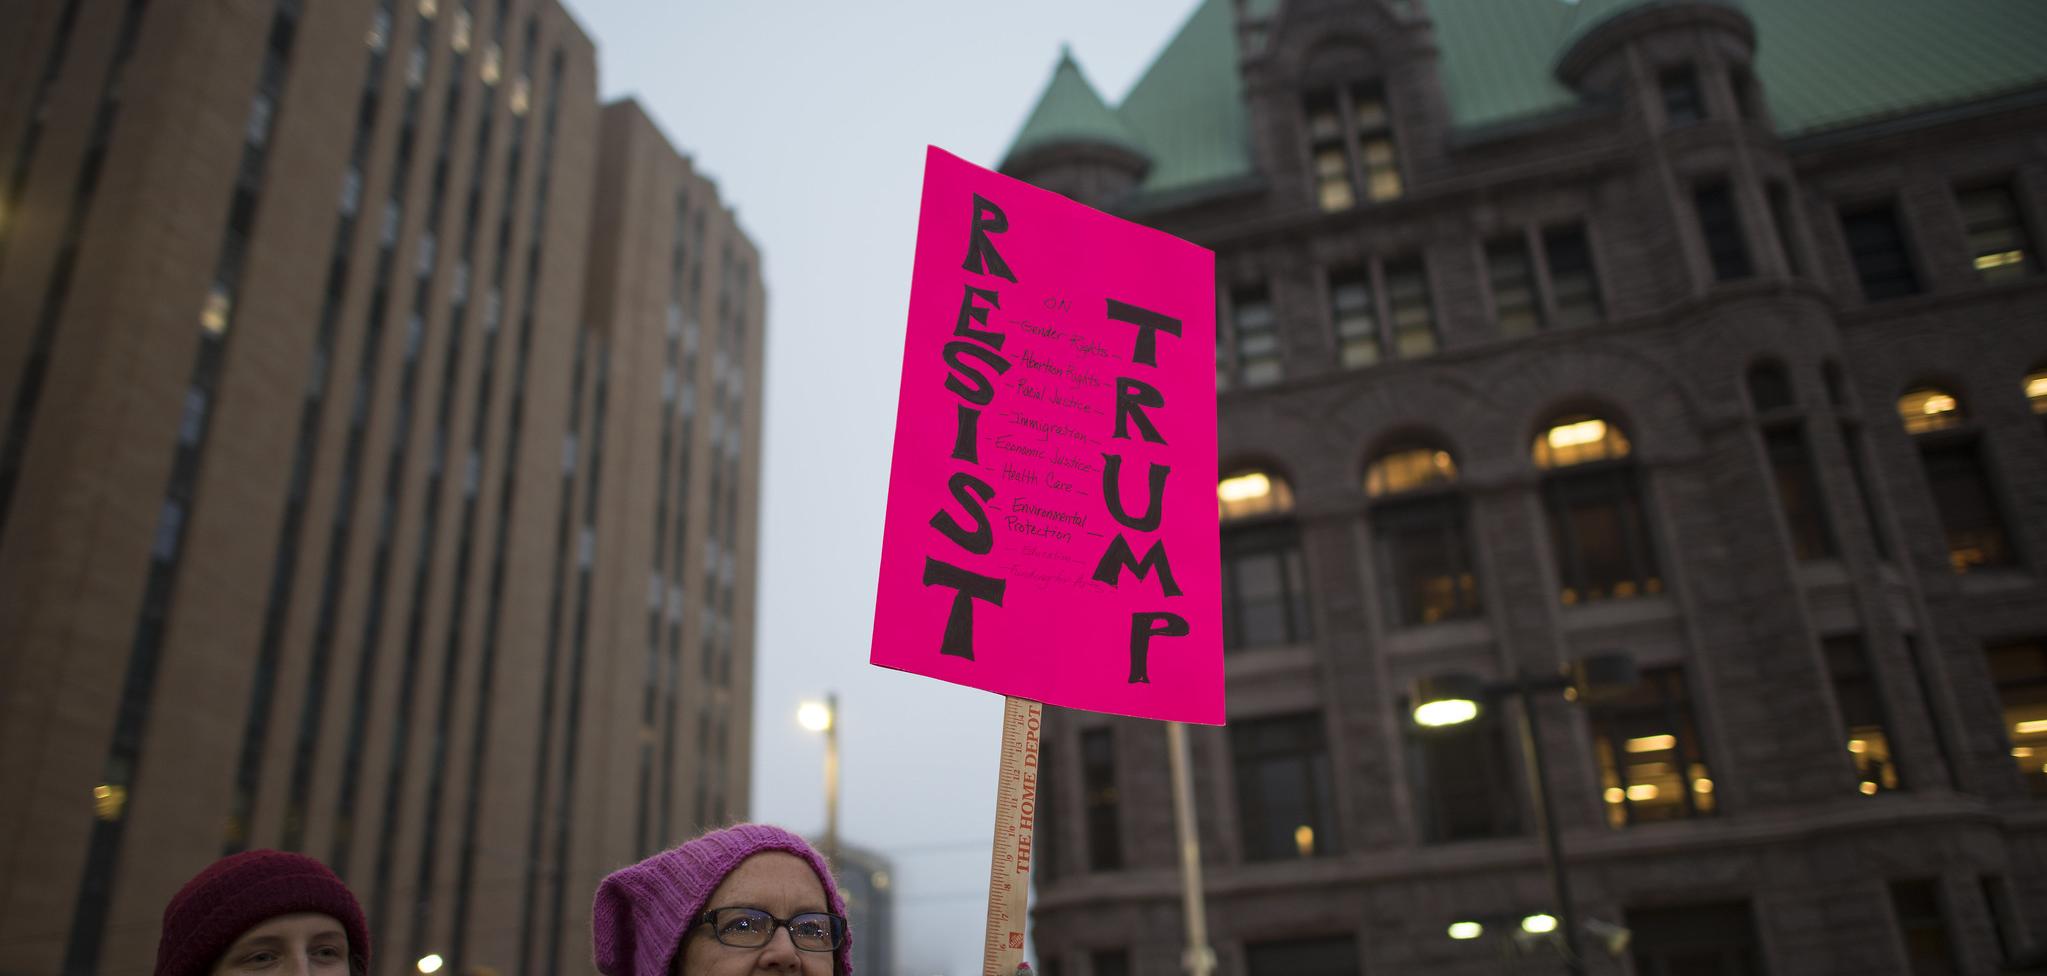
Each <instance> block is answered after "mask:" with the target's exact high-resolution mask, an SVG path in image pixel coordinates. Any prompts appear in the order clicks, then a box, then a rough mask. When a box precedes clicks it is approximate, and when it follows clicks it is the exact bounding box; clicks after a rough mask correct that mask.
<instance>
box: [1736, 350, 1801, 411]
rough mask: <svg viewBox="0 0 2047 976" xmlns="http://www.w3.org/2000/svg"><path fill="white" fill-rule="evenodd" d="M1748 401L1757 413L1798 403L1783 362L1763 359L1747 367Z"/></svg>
mask: <svg viewBox="0 0 2047 976" xmlns="http://www.w3.org/2000/svg"><path fill="white" fill-rule="evenodd" d="M1748 402H1749V405H1750V406H1752V407H1754V408H1755V411H1756V413H1758V414H1765V413H1769V412H1771V411H1773V410H1782V409H1784V408H1786V407H1795V406H1797V405H1798V393H1797V391H1795V390H1794V389H1792V386H1791V374H1790V373H1789V372H1787V371H1786V370H1785V369H1784V364H1783V363H1780V362H1777V361H1775V360H1764V361H1762V362H1759V363H1757V364H1755V365H1754V366H1750V367H1749V370H1748Z"/></svg>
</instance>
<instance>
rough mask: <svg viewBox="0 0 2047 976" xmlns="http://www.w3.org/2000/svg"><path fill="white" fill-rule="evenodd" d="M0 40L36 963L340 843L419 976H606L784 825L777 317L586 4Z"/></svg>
mask: <svg viewBox="0 0 2047 976" xmlns="http://www.w3.org/2000/svg"><path fill="white" fill-rule="evenodd" d="M8 19H9V26H10V29H9V30H8V31H6V32H4V33H5V39H4V40H0V377H4V379H0V392H4V395H0V401H4V406H0V410H4V414H0V416H4V421H0V423H4V427H0V973H5V974H9V976H13V974H45V973H65V974H88V973H99V972H105V973H137V972H145V971H147V969H148V967H149V965H150V961H151V959H152V957H153V953H154V949H155V942H156V936H157V923H158V918H159V916H160V914H161V912H162V909H163V905H164V902H165V901H166V899H167V898H168V897H169V896H170V894H171V893H172V892H173V891H175V890H176V888H177V886H178V885H179V884H181V883H182V882H183V881H184V880H185V879H186V878H188V877H189V876H191V875H192V874H193V873H195V872H196V871H198V870H199V869H200V868H201V867H203V866H204V865H205V864H206V863H208V862H209V861H211V860H212V859H213V858H215V857H218V856H219V855H221V854H222V853H224V852H231V851H235V850H241V849H246V848H251V847H282V848H289V849H295V850H301V851H304V852H307V853H309V854H312V855H314V856H317V857H320V858H322V859H323V860H327V861H329V862H330V863H331V864H333V865H334V866H335V867H336V869H337V870H340V871H341V872H342V873H343V875H344V877H346V879H347V880H348V882H349V883H350V885H351V887H353V888H354V889H355V890H356V891H357V892H358V894H359V895H360V896H361V897H362V899H363V901H364V904H365V906H366V908H367V909H368V911H369V913H370V915H371V918H372V925H373V930H374V937H375V940H376V944H377V955H378V963H377V969H378V970H379V971H380V972H385V973H398V972H409V971H412V970H413V968H414V966H415V961H416V960H418V959H420V958H422V957H425V956H428V955H438V956H440V957H442V960H443V962H444V964H446V965H449V966H452V967H454V968H453V969H451V970H449V971H454V972H470V971H484V972H495V973H499V974H505V976H512V974H519V976H530V974H539V973H555V972H564V971H569V972H574V971H581V970H583V969H585V968H587V953H588V933H587V927H588V903H589V902H588V900H589V895H590V892H591V891H592V890H594V888H595V885H596V882H597V880H598V878H600V877H601V876H602V874H603V873H604V872H605V871H607V870H609V869H610V868H612V867H615V866H617V865H619V864H622V863H625V862H627V861H629V860H632V859H633V858H635V857H638V856H640V855H642V854H644V853H647V852H650V851H652V850H654V849H657V848H659V847H660V846H662V845H664V844H667V843H670V842H673V841H677V840H679V839H682V838H684V837H687V836H688V835H689V834H690V833H692V832H694V831H696V830H698V829H700V828H701V827H702V826H704V825H707V824H712V823H717V822H721V821H725V820H729V819H732V818H734V817H739V816H743V815H744V813H745V807H746V798H747V795H748V781H747V777H748V756H749V754H750V744H749V731H748V730H749V723H750V714H749V712H750V704H749V703H750V698H751V682H752V672H753V667H752V641H753V631H752V616H753V601H754V585H753V582H754V578H755V568H754V566H755V564H754V554H755V529H754V525H755V519H756V512H755V500H756V496H757V490H756V488H757V485H758V479H759V454H760V452H759V438H760V414H761V411H760V389H761V369H762V359H761V357H762V350H763V347H762V339H763V322H764V302H765V297H764V293H763V289H762V284H761V282H762V276H761V257H760V255H759V253H758V251H757V250H756V249H755V247H754V246H753V244H752V243H751V242H750V241H748V240H747V238H746V237H745V235H744V234H743V233H742V232H741V231H740V229H739V227H738V225H737V223H736V220H735V218H734V215H733V214H732V212H731V211H730V210H729V209H728V208H727V207H725V206H724V205H723V204H722V203H720V201H719V199H718V195H717V191H716V188H715V187H714V186H712V185H711V184H710V183H709V182H708V181H706V180H705V179H704V178H703V177H702V176H700V175H698V174H697V173H696V172H695V171H694V170H693V168H692V167H691V165H690V163H689V161H688V160H687V159H686V158H684V157H682V156H681V155H679V154H678V153H677V151H676V150H675V149H674V148H673V147H672V146H671V145H670V144H669V143H668V142H667V141H666V140H665V139H664V138H663V137H662V136H661V135H660V134H659V133H658V132H657V131H656V130H655V128H654V127H653V125H652V124H651V123H650V122H649V121H648V120H647V118H646V117H645V115H644V114H643V113H641V111H640V110H639V109H638V108H637V107H635V106H633V105H631V104H617V105H611V106H606V107H601V108H600V106H599V105H598V103H597V80H596V78H597V65H596V58H597V53H596V51H595V49H594V47H593V46H592V44H591V42H590V40H589V39H588V38H587V37H586V36H585V35H584V33H583V32H582V30H581V29H580V28H579V27H578V26H577V25H576V24H575V22H574V21H573V20H572V19H571V17H570V16H569V14H568V13H567V12H565V11H564V10H563V9H562V8H561V7H559V6H557V5H556V4H554V3H553V2H551V0H345V2H335V3H318V4H307V3H302V2H299V0H275V2H248V3H234V4H147V3H142V2H139V0H118V2H117V0H31V2H29V3H27V4H25V5H17V9H14V10H11V11H10V12H9V15H8Z"/></svg>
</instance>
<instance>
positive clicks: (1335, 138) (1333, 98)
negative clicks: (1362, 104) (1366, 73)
mask: <svg viewBox="0 0 2047 976" xmlns="http://www.w3.org/2000/svg"><path fill="white" fill-rule="evenodd" d="M1341 102H1342V100H1341V99H1340V98H1339V97H1338V96H1337V93H1336V92H1333V91H1330V92H1322V93H1320V94H1317V95H1315V96H1314V97H1312V98H1310V99H1309V100H1308V106H1307V109H1308V143H1309V149H1308V151H1309V155H1310V157H1311V158H1312V159H1313V161H1314V167H1315V202H1316V203H1317V204H1319V205H1320V206H1321V207H1322V209H1323V210H1332V211H1333V210H1349V209H1350V208H1351V207H1353V206H1356V205H1357V202H1358V197H1357V189H1356V188H1355V187H1354V186H1352V185H1351V179H1350V155H1349V153H1348V152H1347V151H1346V150H1345V148H1344V132H1343V130H1344V125H1343V105H1342V104H1341Z"/></svg>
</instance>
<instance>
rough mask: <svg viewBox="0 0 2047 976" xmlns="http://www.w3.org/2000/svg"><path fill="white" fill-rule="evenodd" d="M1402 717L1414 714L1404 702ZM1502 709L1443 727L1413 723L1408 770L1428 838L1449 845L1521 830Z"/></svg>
mask: <svg viewBox="0 0 2047 976" xmlns="http://www.w3.org/2000/svg"><path fill="white" fill-rule="evenodd" d="M1400 711H1401V713H1402V714H1406V713H1407V711H1408V707H1407V704H1406V703H1405V702H1403V703H1402V705H1401V709H1400ZM1502 724H1503V723H1502V722H1501V721H1500V717H1499V710H1498V709H1489V710H1487V711H1485V712H1483V713H1481V714H1480V715H1479V717H1478V718H1477V719H1476V720H1474V721H1470V722H1464V723H1461V724H1458V725H1451V726H1445V727H1443V728H1433V729H1432V728H1420V727H1417V726H1413V725H1410V726H1409V731H1408V733H1407V756H1408V769H1409V773H1410V775H1411V777H1412V779H1413V784H1414V802H1415V814H1416V819H1417V820H1418V821H1420V824H1421V829H1422V839H1423V840H1424V841H1426V842H1427V843H1431V844H1445V843H1452V842H1455V841H1462V840H1478V839H1481V838H1485V837H1506V836H1510V835H1513V834H1518V833H1520V832H1521V799H1520V792H1519V790H1518V789H1516V785H1515V780H1514V772H1513V765H1512V764H1511V763H1510V762H1509V761H1508V753H1507V744H1506V736H1505V732H1504V729H1503V728H1502Z"/></svg>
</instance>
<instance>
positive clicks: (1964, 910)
mask: <svg viewBox="0 0 2047 976" xmlns="http://www.w3.org/2000/svg"><path fill="white" fill-rule="evenodd" d="M2043 42H2047V11H2043V10H2042V9H2041V8H2039V7H2037V6H2034V5H2026V4H2012V3H2001V2H1994V0H1963V2H1956V3H1942V4H1918V3H1911V2H1893V0H1874V2H1872V0H1856V2H1847V0H1799V2H1796V3H1789V2H1774V0H1773V2H1768V3H1764V2H1749V3H1746V4H1736V3H1732V2H1716V0H1663V2H1643V0H1580V2H1577V3H1565V2H1558V0H1515V2H1512V3H1508V2H1498V0H1409V2H1391V0H1236V2H1231V0H1202V2H1201V3H1200V4H1199V6H1198V7H1197V9H1196V10H1195V11H1194V13H1193V14H1192V16H1191V17H1190V19H1189V20H1188V21H1187V23H1186V24H1185V26H1184V27H1183V28H1182V29H1181V31H1180V32H1179V34H1178V35H1177V36H1176V37H1175V38H1174V39H1173V40H1172V41H1171V42H1170V43H1169V44H1168V45H1167V46H1166V47H1165V48H1164V50H1163V51H1162V53H1160V54H1159V55H1158V58H1157V60H1156V62H1155V63H1154V64H1152V65H1151V67H1150V68H1149V69H1148V70H1147V71H1146V73H1145V74H1143V75H1142V76H1141V78H1140V79H1139V80H1138V81H1137V83H1136V84H1135V85H1134V87H1133V88H1132V89H1131V91H1130V92H1129V94H1128V96H1127V97H1125V98H1124V99H1123V100H1122V102H1121V104H1120V105H1117V106H1116V107H1114V108H1111V107H1109V106H1108V105H1107V104H1106V103H1105V102H1104V101H1103V100H1102V99H1101V97H1100V96H1099V95H1098V94H1097V93H1096V92H1095V91H1094V90H1093V89H1092V88H1091V87H1089V85H1088V83H1087V82H1086V80H1085V79H1084V77H1083V76H1082V75H1081V73H1080V71H1079V68H1078V66H1077V65H1076V64H1074V63H1073V61H1072V60H1071V59H1070V58H1062V59H1061V62H1060V64H1059V65H1058V67H1057V69H1056V70H1055V71H1054V74H1053V76H1052V79H1051V82H1050V84H1049V85H1048V87H1047V89H1046V90H1045V93H1044V95H1043V96H1042V99H1041V101H1040V103H1039V104H1038V106H1037V107H1036V109H1035V110H1034V111H1033V112H1032V114H1031V115H1030V117H1029V118H1028V120H1027V121H1026V122H1025V123H1024V125H1023V128H1022V130H1021V132H1020V133H1019V135H1018V136H1017V138H1016V141H1015V143H1014V144H1013V146H1012V148H1011V150H1010V152H1009V154H1008V157H1007V159H1006V160H1005V161H1004V163H1003V169H1004V170H1005V171H1006V172H1008V173H1010V174H1012V175H1015V176H1018V177H1020V178H1023V179H1026V180H1029V181H1032V182H1035V183H1038V184H1040V185H1043V186H1046V187H1049V188H1051V189H1054V190H1058V191H1060V192H1063V193H1067V194H1069V195H1071V196H1074V197H1075V198H1077V199H1080V200H1082V201H1084V202H1088V203H1091V204H1094V205H1096V206H1100V207H1102V208H1104V209H1107V210H1109V211H1111V212H1114V213H1118V214H1121V215H1124V216H1127V217H1129V218H1131V219H1134V220H1138V221H1141V222H1144V223H1147V224H1150V225H1153V226H1156V227H1159V228H1161V229H1164V230H1166V231H1169V232H1171V233H1174V234H1177V235H1179V236H1182V237H1185V238H1188V239H1190V240H1193V241H1196V242H1199V243H1201V244H1204V245H1206V246H1209V247H1212V248H1214V249H1215V251H1216V254H1217V282H1218V294H1217V302H1218V307H1219V309H1220V312H1221V314H1220V315H1219V319H1220V321H1221V326H1220V329H1219V331H1220V334H1219V336H1218V362H1219V366H1218V369H1217V382H1218V385H1219V386H1220V387H1221V388H1222V391H1221V393H1220V394H1219V396H1220V414H1221V451H1222V459H1223V469H1222V470H1221V471H1220V472H1219V487H1218V494H1219V500H1220V504H1221V505H1222V508H1223V511H1224V529H1223V532H1224V538H1223V559H1224V578H1225V583H1224V589H1225V593H1224V600H1225V620H1226V627H1227V630H1228V634H1227V645H1228V647H1229V649H1230V653H1229V654H1228V657H1227V668H1228V681H1229V691H1230V724H1229V726H1228V727H1227V728H1222V729H1213V730H1209V729H1198V730H1194V732H1193V734H1192V735H1191V739H1192V744H1193V758H1194V766H1195V786H1196V791H1197V806H1198V808H1199V810H1200V813H1201V824H1200V826H1201V839H1202V844H1203V854H1204V857H1205V859H1206V861H1207V863H1208V866H1207V868H1206V869H1205V870H1206V876H1207V895H1208V907H1209V919H1208V921H1209V925H1210V931H1211V933H1212V941H1213V944H1214V948H1215V950H1216V952H1217V954H1218V957H1219V960H1220V966H1221V970H1220V971H1221V972H1223V973H1228V974H1246V976H1268V974H1280V973H1285V974H1353V973H1415V972H1428V973H1438V974H1455V973H1471V974H1480V973H1491V972H1498V971H1502V967H1503V966H1504V967H1507V968H1509V969H1512V970H1514V971H1527V972H1555V971H1559V969H1560V966H1559V962H1558V960H1557V957H1556V954H1555V950H1554V948H1552V947H1551V946H1550V945H1549V944H1548V943H1547V941H1546V940H1533V941H1531V940H1526V939H1517V938H1516V935H1515V930H1516V929H1517V927H1518V921H1519V920H1520V919H1522V918H1523V917H1525V916H1528V915H1530V914H1538V913H1544V912H1551V911H1554V910H1555V906H1554V904H1553V899H1552V897H1551V894H1550V887H1549V885H1548V883H1547V881H1546V875H1545V872H1544V869H1543V847H1542V844H1541V842H1540V839H1539V835H1538V832H1536V831H1535V830H1533V829H1532V826H1531V824H1532V822H1533V820H1534V817H1533V811H1532V810H1531V807H1530V801H1529V800H1528V799H1527V797H1528V795H1529V794H1528V790H1527V780H1528V777H1529V775H1530V773H1529V770H1528V768H1527V765H1526V764H1525V763H1524V761H1523V759H1522V757H1521V751H1520V749H1519V748H1517V744H1516V736H1515V735H1514V733H1513V729H1514V727H1515V722H1514V721H1513V717H1514V714H1515V713H1514V711H1513V709H1512V707H1511V706H1510V705H1501V706H1500V707H1494V708H1490V709H1488V710H1487V711H1486V712H1484V713H1482V714H1481V717H1480V719H1479V721H1477V722H1474V723H1470V724H1467V725H1463V726H1459V727H1455V728H1454V729H1450V730H1431V731H1424V730H1422V729H1420V728H1418V727H1417V726H1416V724H1415V723H1414V722H1413V721H1412V720H1411V717H1410V709H1409V705H1410V702H1409V700H1408V695H1409V689H1411V688H1412V687H1413V686H1414V683H1415V682H1416V681H1417V680H1419V679H1423V678H1428V677H1434V676H1438V675H1442V674H1446V673H1457V672H1462V673H1468V674H1474V675H1479V676H1483V677H1487V678H1494V679H1499V678H1504V677H1507V676H1511V675H1513V674H1516V673H1529V674H1536V675H1540V674H1546V673H1555V672H1556V671H1558V670H1559V669H1560V668H1561V667H1563V666H1564V665H1566V664H1568V663H1569V662H1571V661H1574V660H1577V659H1579V658H1581V657H1584V656H1586V655H1589V654H1592V653H1595V652H1601V651H1608V650H1622V651H1625V652H1627V653H1628V654H1630V655H1631V656H1632V657H1633V658H1634V660H1635V661H1636V663H1637V664H1638V665H1639V667H1640V676H1639V682H1638V683H1637V684H1635V685H1634V686H1633V687H1632V689H1630V690H1627V691H1626V692H1625V693H1624V694H1621V695H1619V696H1617V697H1613V696H1602V697H1600V698H1597V699H1594V698H1586V699H1585V700H1582V701H1567V700H1566V699H1565V698H1564V696H1562V695H1560V694H1559V695H1552V696H1546V697H1543V698H1541V699H1539V701H1538V703H1537V705H1536V706H1535V709H1534V712H1535V714H1534V723H1535V727H1536V732H1537V734H1538V736H1539V738H1540V741H1541V743H1542V748H1543V755H1544V757H1545V759H1546V761H1547V764H1548V773H1549V775H1548V776H1547V778H1546V779H1547V782H1548V785H1549V789H1550V793H1551V796H1552V798H1553V799H1554V801H1555V803H1556V807H1557V819H1558V821H1559V823H1560V827H1561V832H1562V846H1563V849H1564V851H1565V870H1566V871H1567V872H1568V877H1569V879H1570V882H1571V885H1572V887H1573V891H1574V897H1573V902H1574V905H1575V907H1576V909H1577V911H1578V913H1579V915H1580V916H1581V917H1587V918H1593V919H1597V920H1600V921H1602V922H1605V923H1610V924H1611V925H1616V926H1624V927H1625V928H1627V929H1628V930H1629V931H1630V933H1631V944H1629V945H1628V946H1627V947H1626V948H1625V949H1623V950H1621V951H1619V952H1617V953H1611V952H1608V951H1606V950H1605V948H1604V946H1603V943H1602V940H1599V939H1593V938H1587V939H1586V940H1585V944H1586V945H1587V947H1588V949H1589V952H1588V955H1589V957H1590V958H1589V959H1588V960H1587V965H1588V968H1589V970H1590V971H1591V972H1594V973H1636V974H1641V976H1662V974H1675V973H1715V974H1734V973H1764V972H1767V973H1774V974H1780V976H1783V974H1799V976H1804V974H1817V973H1850V972H1853V973H1898V974H1903V973H1926V974H1930V973H1969V974H1988V973H1993V972H1996V971H1998V969H1999V967H2000V965H2001V960H2003V959H2005V958H2009V957H2012V956H2015V955H2017V954H2020V953H2023V952H2026V951H2029V950H2037V949H2038V948H2040V947H2042V946H2047V806H2043V803H2047V772H2043V770H2047V583H2043V575H2042V574H2043V573H2047V487H2043V486H2047V277H2043V276H2042V274H2041V254H2040V242H2041V235H2042V233H2047V59H2043V58H2041V57H2040V56H2039V51H2040V50H2042V49H2043ZM1047 728H1048V733H1047V741H1048V746H1047V748H1048V754H1049V755H1050V756H1051V757H1052V758H1051V760H1050V762H1051V766H1052V769H1051V771H1050V773H1049V774H1048V781H1047V790H1048V792H1049V793H1050V794H1051V796H1050V797H1049V798H1048V802H1047V805H1046V807H1045V810H1046V812H1045V813H1044V815H1043V817H1042V819H1041V820H1040V824H1041V827H1040V843H1041V844H1043V845H1045V846H1046V847H1047V848H1048V850H1047V851H1046V853H1045V856H1044V857H1043V859H1042V860H1041V861H1040V863H1041V864H1042V865H1043V872H1044V873H1043V874H1042V875H1041V876H1040V879H1039V880H1040V888H1039V892H1040V895H1039V899H1038V901H1037V907H1036V915H1035V920H1036V939H1037V949H1038V952H1039V955H1040V957H1041V958H1042V959H1043V960H1044V962H1045V971H1046V972H1048V973H1051V974H1059V976H1121V974H1126V973H1139V974H1145V976H1164V974H1168V973H1173V972H1177V971H1179V959H1180V946H1181V944H1182V934H1181V932H1182V929H1181V925H1180V914H1179V913H1180V908H1179V901H1178V897H1179V890H1178V886H1177V872H1176V870H1175V864H1176V861H1175V848H1174V846H1173V829H1172V817H1171V810H1172V805H1171V803H1170V802H1169V797H1168V795H1167V772H1166V770H1167V762H1166V737H1165V734H1164V731H1163V730H1162V729H1161V728H1160V727H1158V726H1157V725H1156V724H1153V723H1144V722H1135V721H1126V720H1116V719H1111V718H1108V717H1105V716H1099V715H1091V714H1079V713H1060V714H1057V715H1055V716H1054V717H1053V718H1052V719H1050V720H1049V721H1048V723H1047ZM1458 922H1465V923H1477V924H1476V925H1458V926H1455V929H1454V933H1453V928H1452V926H1453V923H1458ZM1608 931H1611V930H1608ZM1453 934H1454V935H1456V936H1465V938H1455V937H1453Z"/></svg>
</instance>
